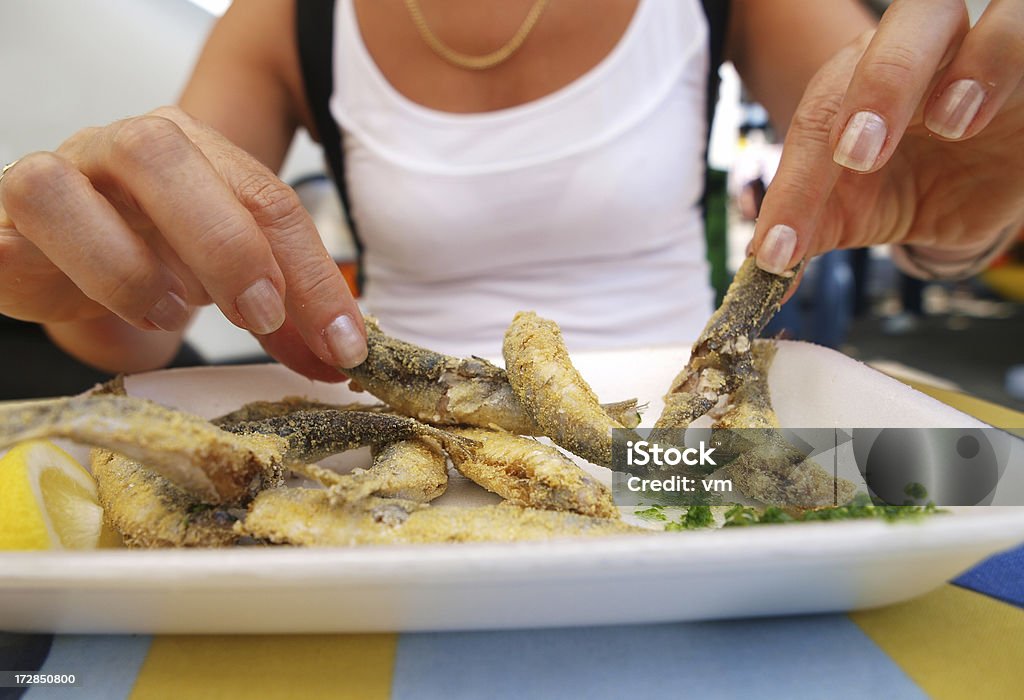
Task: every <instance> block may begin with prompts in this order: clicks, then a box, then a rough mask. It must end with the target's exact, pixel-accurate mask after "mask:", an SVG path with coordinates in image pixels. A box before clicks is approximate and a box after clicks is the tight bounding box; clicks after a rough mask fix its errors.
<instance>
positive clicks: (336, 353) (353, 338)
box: [324, 314, 367, 369]
mask: <svg viewBox="0 0 1024 700" xmlns="http://www.w3.org/2000/svg"><path fill="white" fill-rule="evenodd" d="M324 339H325V340H326V341H327V349H328V350H330V351H331V356H332V357H334V363H335V364H336V365H338V366H339V367H342V368H345V369H349V368H351V367H355V366H356V365H358V364H362V362H363V360H365V359H366V355H367V349H366V339H365V338H364V337H363V334H362V333H360V332H359V330H358V329H357V328H356V324H355V321H353V320H352V318H351V317H350V316H346V315H345V314H342V315H341V316H338V318H336V319H334V320H333V321H331V323H330V324H329V325H328V326H327V328H326V329H325V330H324Z"/></svg>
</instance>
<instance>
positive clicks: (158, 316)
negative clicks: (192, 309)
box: [146, 292, 189, 331]
mask: <svg viewBox="0 0 1024 700" xmlns="http://www.w3.org/2000/svg"><path fill="white" fill-rule="evenodd" d="M188 316H189V314H188V304H186V303H185V300H184V299H182V298H181V297H179V296H178V295H177V294H175V293H174V292H167V293H166V294H164V295H163V296H162V297H160V301H158V302H157V303H155V304H153V306H152V308H150V310H149V313H148V314H146V320H147V321H149V322H150V323H152V324H153V325H154V326H156V327H157V328H159V329H160V330H162V331H176V330H179V329H181V328H184V327H185V324H186V323H188Z"/></svg>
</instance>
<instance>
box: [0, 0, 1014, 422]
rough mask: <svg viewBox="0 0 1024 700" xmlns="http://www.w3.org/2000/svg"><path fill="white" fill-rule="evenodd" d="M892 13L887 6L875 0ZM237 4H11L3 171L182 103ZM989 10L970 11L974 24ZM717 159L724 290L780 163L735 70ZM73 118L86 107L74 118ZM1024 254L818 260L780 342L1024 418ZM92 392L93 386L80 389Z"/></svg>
mask: <svg viewBox="0 0 1024 700" xmlns="http://www.w3.org/2000/svg"><path fill="white" fill-rule="evenodd" d="M865 2H866V3H867V4H868V5H869V6H871V7H872V9H874V10H875V11H877V12H879V13H881V12H883V11H884V9H885V7H886V6H887V5H888V2H885V0H865ZM229 4H230V0H76V1H75V2H68V1H67V0H5V1H4V2H3V4H2V5H0V65H3V66H4V67H5V71H4V81H3V90H0V114H2V115H3V116H2V117H0V119H2V128H0V163H7V162H10V161H12V160H14V159H15V158H17V157H18V156H20V155H23V154H25V153H27V152H30V151H33V150H41V149H53V148H54V147H56V146H57V145H58V144H59V143H60V142H61V141H62V140H63V139H64V138H67V137H68V136H69V135H70V134H72V133H73V132H74V131H76V130H77V129H79V128H81V127H83V126H87V125H100V124H106V123H108V122H110V121H113V120H115V119H118V118H122V117H126V116H130V115H134V114H138V113H141V112H145V111H147V110H149V109H152V108H153V107H155V106H158V105H161V104H167V103H172V102H174V100H175V99H176V97H177V95H178V93H179V91H180V90H181V88H182V86H183V85H184V83H185V81H186V80H187V78H188V75H189V72H190V70H191V66H192V64H193V63H194V62H195V59H196V58H197V56H198V52H199V51H200V49H201V47H202V44H203V41H204V39H205V37H206V35H207V33H208V32H209V30H210V28H211V27H212V25H213V23H214V21H215V20H216V17H217V16H218V15H219V14H221V13H223V11H224V10H225V9H226V8H227V6H228V5H229ZM986 4H987V3H986V2H985V1H984V0H968V2H967V5H968V8H969V10H970V12H971V14H972V17H975V18H976V17H977V16H978V15H979V14H980V12H981V11H982V10H983V8H984V6H985V5H986ZM721 76H722V89H721V95H720V100H719V105H718V110H717V114H716V119H715V126H714V129H713V133H712V141H711V146H710V149H709V161H710V164H711V167H712V168H713V177H712V179H711V182H712V184H713V190H712V195H713V197H712V199H711V200H710V203H709V204H710V208H709V219H708V236H709V257H710V259H711V260H712V263H713V266H714V268H715V277H714V279H713V281H714V284H715V285H716V287H717V288H719V289H724V286H725V285H726V284H727V283H728V279H729V277H730V275H731V272H732V271H733V270H735V268H736V266H737V265H738V264H739V262H740V261H741V260H742V257H743V251H744V248H745V246H746V244H747V242H748V241H749V240H750V236H751V233H752V230H753V223H752V220H753V218H754V217H755V216H756V212H757V207H758V205H759V203H760V198H761V197H763V194H764V189H765V187H767V185H768V184H769V183H770V181H771V177H772V175H773V174H774V171H775V168H776V167H777V164H778V157H779V146H778V144H777V139H778V135H777V134H776V133H775V132H774V130H773V129H772V127H771V124H770V123H769V122H768V118H767V115H766V113H765V111H764V110H763V109H762V108H761V107H760V106H759V105H757V104H755V103H753V102H751V101H750V100H749V99H748V97H747V96H746V94H745V93H744V90H743V86H742V84H741V82H740V80H739V77H738V76H737V74H736V72H735V71H734V70H733V69H732V67H731V66H729V65H726V66H723V68H722V70H721ZM72 106H73V107H72ZM324 171H325V167H324V165H323V163H322V160H321V156H320V152H319V149H318V148H317V146H316V145H315V144H313V143H312V142H311V141H310V139H309V138H308V136H306V135H305V134H302V135H300V137H299V138H298V139H297V140H296V142H295V143H294V144H293V147H292V151H291V153H290V155H289V158H288V160H287V162H286V164H285V168H284V171H283V173H282V176H283V178H284V179H285V180H286V181H287V182H289V183H292V184H293V185H294V186H296V189H297V190H298V191H299V193H300V195H301V196H302V197H303V200H304V202H306V204H307V206H308V207H309V208H310V210H311V212H312V213H313V214H314V217H315V219H316V221H317V224H318V227H319V228H320V231H321V234H322V235H323V237H324V240H325V242H326V244H327V247H328V249H329V250H330V251H331V253H332V254H333V255H334V257H335V259H336V260H338V262H339V264H340V265H341V266H342V267H343V269H345V270H346V271H347V272H351V270H352V266H353V260H354V248H353V246H352V244H351V241H350V239H349V237H348V235H347V231H346V229H345V225H344V217H343V216H342V213H341V209H340V204H339V203H338V201H337V197H336V195H335V194H334V191H333V188H332V187H331V186H330V185H329V184H328V182H327V181H326V179H325V178H324V177H323V174H324ZM1022 321H1024V253H1022V246H1021V244H1020V242H1018V245H1017V247H1016V249H1014V250H1012V251H1011V252H1010V253H1009V254H1007V255H1006V256H1004V257H1003V258H1002V259H1000V260H999V261H997V262H996V263H995V264H994V265H993V267H992V269H990V270H988V271H986V272H985V273H984V274H982V275H979V276H978V277H977V278H975V279H971V280H967V281H964V282H957V283H941V284H940V283H929V284H923V283H920V282H916V281H914V280H911V279H909V278H907V277H905V276H903V275H901V274H900V273H899V272H898V271H897V270H896V269H895V268H894V267H893V265H892V264H891V263H890V261H889V257H888V253H887V251H886V250H885V249H882V248H879V249H872V250H870V251H868V250H864V251H840V252H836V253H832V254H829V255H827V256H824V257H822V258H819V259H817V260H816V261H815V262H814V264H813V265H812V266H811V268H810V269H809V271H808V275H807V278H806V280H805V281H804V283H803V284H802V286H801V290H800V294H799V295H798V296H797V297H795V298H794V299H793V301H792V302H790V303H789V304H788V305H787V307H786V308H785V309H784V310H783V312H782V313H781V314H780V316H779V318H778V319H777V322H775V323H774V324H773V327H772V328H771V333H773V334H782V335H784V336H786V337H793V338H802V339H806V340H811V341H813V342H817V343H821V344H824V345H829V346H831V347H835V348H837V349H839V350H841V351H843V352H845V353H847V354H849V355H851V356H853V357H856V358H858V359H860V360H863V361H866V362H869V363H870V364H873V365H874V366H876V367H878V368H879V369H881V370H883V371H885V372H887V373H890V374H892V375H894V376H897V377H900V378H903V379H906V380H909V381H912V382H913V381H916V382H924V383H925V384H927V385H929V386H932V387H938V388H939V389H948V390H962V391H966V392H968V393H970V394H973V395H975V396H978V397H980V398H983V399H988V400H990V401H994V402H996V403H999V404H1002V405H1005V406H1009V407H1012V408H1016V409H1018V410H1024V350H1022V348H1024V323H1022ZM188 340H189V342H190V343H191V344H192V346H193V347H194V348H195V349H196V350H197V351H198V352H199V354H200V355H201V356H202V357H203V358H204V359H205V360H207V361H209V362H216V363H235V362H250V361H257V360H259V359H260V358H262V357H265V356H264V355H263V353H262V350H261V349H260V347H259V345H258V344H257V343H256V342H255V341H254V340H253V339H252V337H251V336H249V334H248V333H246V332H244V331H242V330H240V329H238V328H235V327H234V326H232V325H231V324H230V323H228V322H227V321H226V320H224V319H223V317H221V315H220V313H219V312H218V311H217V310H216V309H215V308H213V307H209V308H206V309H203V310H202V311H201V312H200V313H199V314H198V317H197V319H196V320H195V322H194V323H193V325H192V326H191V328H190V330H189V333H188ZM83 388H84V387H83Z"/></svg>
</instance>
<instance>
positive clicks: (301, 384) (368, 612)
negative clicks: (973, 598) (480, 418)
mask: <svg viewBox="0 0 1024 700" xmlns="http://www.w3.org/2000/svg"><path fill="white" fill-rule="evenodd" d="M687 353H688V351H687V349H685V348H656V349H648V350H642V351H632V352H616V353H592V354H586V353H581V354H579V355H576V356H575V358H574V359H575V362H576V364H577V366H578V367H579V368H580V370H581V372H582V373H583V375H584V376H585V377H586V378H587V379H588V381H589V382H590V383H591V384H592V386H593V387H594V388H595V390H596V391H597V392H598V394H599V395H600V396H601V397H602V399H603V400H607V401H613V400H618V399H621V398H625V397H629V396H636V397H638V398H639V399H640V400H641V401H648V402H650V408H649V409H648V412H647V414H646V417H645V423H644V424H645V425H650V424H651V423H652V422H653V420H654V419H655V418H656V417H657V415H658V413H660V410H661V400H660V396H661V394H662V393H663V392H664V390H665V388H666V387H667V386H668V384H669V382H670V380H671V379H672V377H673V376H674V375H675V373H676V372H677V371H678V369H679V368H680V367H681V366H682V365H683V363H684V362H685V360H686V357H687ZM771 387H772V394H773V398H774V402H775V405H776V408H777V410H778V413H779V416H780V418H781V420H782V422H783V424H784V425H787V426H794V427H833V426H834V427H843V428H852V427H976V426H979V425H980V424H979V423H977V421H975V420H973V419H971V418H969V417H967V416H964V415H963V414H960V413H958V412H956V411H954V410H953V409H951V408H949V407H947V406H944V405H942V404H939V403H937V402H935V401H933V400H932V399H930V398H928V397H926V396H924V395H922V394H919V393H917V392H915V391H913V390H911V389H908V388H907V387H905V386H903V385H902V384H899V383H898V382H895V381H894V380H891V379H889V378H888V377H885V376H884V375H881V374H879V373H877V372H875V371H874V370H871V369H870V368H868V367H866V366H864V365H861V364H859V363H857V362H854V361H853V360H850V359H848V358H846V357H844V356H843V355H840V354H838V353H835V352H832V351H829V350H825V349H823V348H818V347H815V346H812V345H807V344H799V343H782V344H781V348H780V351H779V353H778V356H777V358H776V361H775V363H774V365H773V368H772V374H771ZM128 388H129V391H130V393H133V394H136V395H140V396H145V397H148V398H152V399H154V400H157V401H160V402H161V403H165V404H168V405H173V406H178V407H181V408H185V409H188V410H191V411H194V412H196V413H198V414H201V415H203V416H207V417H211V416H214V415H217V414H220V413H224V412H226V411H229V410H231V409H233V408H236V407H237V406H239V405H240V404H242V403H244V402H247V401H252V400H257V399H276V398H280V397H282V396H286V395H296V394H299V395H306V396H309V397H312V398H320V399H324V400H330V401H337V402H349V401H352V400H369V397H367V395H365V394H352V393H351V392H349V391H348V390H347V388H346V387H344V386H338V385H327V384H317V383H311V382H309V381H308V380H306V379H303V378H301V377H299V376H297V375H295V374H292V373H290V372H288V371H287V370H285V369H283V368H281V367H278V366H256V367H225V368H203V369H192V370H171V371H165V372H154V373H151V374H146V375H139V376H136V377H133V378H131V379H129V382H128ZM76 456H77V457H79V458H80V459H83V460H84V459H85V457H86V452H85V451H84V450H81V449H77V451H76ZM353 459H358V457H356V458H352V457H350V458H349V459H348V463H349V464H351V463H352V461H353ZM594 471H595V473H597V474H599V475H601V476H603V477H607V471H606V470H597V468H594ZM601 471H604V474H600V472H601ZM443 498H444V501H445V502H446V503H448V504H454V503H474V502H489V501H491V500H492V499H493V496H490V495H489V494H486V493H484V492H482V491H481V490H480V489H478V488H476V487H475V486H473V485H471V484H467V483H465V482H459V483H456V484H454V485H453V487H452V488H451V489H450V491H449V493H448V494H446V495H445V496H444V497H443ZM1021 540H1024V508H1014V507H994V506H992V507H976V508H961V509H955V513H954V514H952V515H943V516H936V517H931V518H928V519H925V520H923V521H920V522H910V523H898V524H892V525H890V524H887V523H883V522H875V521H871V522H864V521H861V522H837V523H809V524H801V525H780V526H763V527H756V528H729V529H726V530H720V531H700V532H686V533H664V534H659V535H655V536H651V537H640V538H638V537H618V538H606V539H579V540H571V539H564V540H558V541H551V542H543V543H521V544H462V545H437V546H416V547H397V546H396V547H366V548H360V549H292V548H285V547H273V548H255V547H254V548H239V549H232V550H208V551H176V550H164V551H129V550H107V551H97V552H77V553H72V552H53V553H3V554H0V629H3V630H9V631H15V630H24V631H30V630H34V631H59V632H147V633H225V632H235V633H286V632H287V633H301V632H352V631H398V630H452V629H484V628H514V627H542V626H564V625H595V624H615V623H639V622H666V621H675V620H697V619H710V618H728V617H746V616H758V615H787V614H797V613H811V612H825V611H839V610H850V609H858V608H867V607H875V606H880V605H886V604H889V603H894V602H898V601H901V600H906V599H908V598H911V597H913V596H916V595H920V594H922V593H925V592H927V591H929V590H931V589H933V588H935V587H937V586H939V585H940V584H941V583H942V582H944V581H946V580H948V579H949V578H950V577H952V576H954V575H956V574H957V573H959V572H961V571H963V570H964V569H966V568H967V567H969V566H971V565H972V564H974V563H976V562H978V561H980V560H981V559H983V558H984V557H986V556H987V555H989V554H992V553H994V552H996V551H999V550H1001V549H1004V548H1006V547H1009V546H1012V545H1013V544H1015V543H1017V542H1020V541H1021Z"/></svg>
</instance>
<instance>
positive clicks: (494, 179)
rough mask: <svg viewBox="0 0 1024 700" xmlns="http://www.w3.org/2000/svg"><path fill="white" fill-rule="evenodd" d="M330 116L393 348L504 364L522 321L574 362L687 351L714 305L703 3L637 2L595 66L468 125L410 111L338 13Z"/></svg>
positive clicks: (344, 10) (349, 10) (376, 306)
mask: <svg viewBox="0 0 1024 700" xmlns="http://www.w3.org/2000/svg"><path fill="white" fill-rule="evenodd" d="M336 8H337V9H336V17H335V41H334V47H335V48H334V76H335V78H334V79H335V85H334V92H333V94H332V96H331V101H330V107H331V113H332V115H333V116H334V118H335V119H336V120H337V121H338V123H339V125H340V127H341V129H342V131H343V134H344V147H345V165H346V172H347V179H348V188H349V197H350V201H351V206H352V211H351V214H352V217H353V220H354V221H355V224H356V228H357V230H358V234H359V237H360V240H361V241H362V243H363V246H364V249H363V265H364V268H363V269H364V275H365V281H366V284H365V287H364V297H363V302H364V306H365V308H366V310H367V311H368V312H369V313H371V314H374V315H375V316H377V317H378V318H379V320H380V322H381V324H382V326H383V327H384V328H385V330H387V331H388V332H390V333H393V334H394V335H396V336H398V337H401V338H404V339H406V340H410V341H412V342H416V343H419V344H422V345H424V346H427V347H431V348H434V349H437V350H439V351H443V352H448V353H452V354H457V355H468V354H476V355H485V356H493V355H500V352H501V342H502V336H503V334H504V331H505V328H506V327H507V325H508V324H509V322H510V321H511V320H512V317H513V316H514V315H515V312H516V311H519V310H533V311H536V312H537V313H539V314H540V315H541V316H544V317H548V318H551V319H554V320H555V321H557V322H558V323H559V325H560V326H561V328H562V332H563V334H564V336H565V339H566V343H567V345H568V346H569V348H570V349H572V350H581V349H611V348H629V347H642V346H649V345H657V344H667V343H689V342H692V341H693V340H694V339H695V338H696V337H697V335H698V334H699V332H700V330H701V328H702V327H703V325H704V323H705V321H706V320H707V318H708V316H709V314H710V312H711V305H712V292H711V288H710V285H709V279H708V274H709V273H708V265H707V262H706V251H705V241H704V222H703V218H702V215H701V211H700V205H699V200H700V197H701V193H702V191H703V184H704V147H705V133H706V132H705V127H706V125H705V117H704V114H705V100H706V97H705V83H706V80H707V70H708V69H707V66H708V61H709V58H708V46H707V24H706V20H705V17H704V14H703V11H702V9H701V7H700V3H699V0H640V3H639V5H638V7H637V9H636V11H635V14H634V17H633V18H632V20H631V21H630V25H629V27H628V28H627V30H626V32H625V34H624V35H623V37H622V38H621V39H620V40H619V43H618V44H617V45H616V47H615V48H614V49H613V50H612V52H611V53H610V54H609V55H608V56H606V57H605V58H604V59H603V60H602V61H601V62H600V63H599V64H598V65H597V66H595V67H594V68H593V69H591V70H590V71H588V72H587V73H586V74H584V75H583V76H581V77H580V78H578V79H577V80H575V81H573V82H572V83H570V84H569V85H567V86H566V87H564V88H561V89H559V90H557V91H556V92H554V93H551V94H549V95H547V96H545V97H542V98H540V99H538V100H534V101H532V102H528V103H526V104H523V105H518V106H515V107H511V108H508V109H501V110H497V111H493V112H484V113H475V114H455V113H449V112H442V111H438V110H434V109H429V108H426V107H423V106H422V105H419V104H416V103H414V102H412V101H411V100H409V99H408V98H406V97H404V96H403V95H401V94H400V93H399V92H398V91H397V90H395V88H394V87H393V86H392V85H391V84H390V83H388V81H387V79H386V78H385V77H384V75H383V74H382V73H381V72H380V70H379V69H378V67H377V66H376V64H375V63H374V61H373V59H372V58H371V56H370V54H369V52H368V51H367V49H366V46H365V44H364V43H363V41H362V37H361V35H360V32H359V27H358V24H357V21H356V15H355V11H354V8H353V4H352V0H340V2H338V3H337V5H336Z"/></svg>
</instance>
